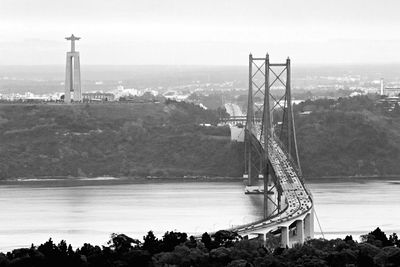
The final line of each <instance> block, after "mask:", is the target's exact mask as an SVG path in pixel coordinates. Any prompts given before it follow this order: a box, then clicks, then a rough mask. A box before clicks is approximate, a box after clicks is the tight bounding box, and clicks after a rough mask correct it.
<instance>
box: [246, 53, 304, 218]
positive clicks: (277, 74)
mask: <svg viewBox="0 0 400 267" xmlns="http://www.w3.org/2000/svg"><path fill="white" fill-rule="evenodd" d="M272 135H278V136H279V137H280V141H281V142H282V144H283V146H282V147H285V148H286V149H287V151H286V152H287V153H288V155H289V156H290V157H293V158H295V159H296V160H295V163H296V165H297V166H300V162H299V159H298V151H297V144H296V135H295V128H294V120H293V110H292V100H291V69H290V59H289V58H287V60H286V62H285V63H271V62H270V59H269V55H268V54H267V55H266V56H265V57H262V58H256V57H253V56H252V55H251V54H250V55H249V91H248V107H247V117H246V135H245V162H246V164H245V174H246V175H247V176H248V185H249V186H254V185H257V182H258V180H259V178H262V179H263V181H264V190H263V191H264V218H269V217H271V216H272V215H274V214H277V213H278V212H279V211H280V209H281V193H282V189H281V188H279V183H277V182H276V176H275V175H274V173H273V169H272V167H271V164H270V162H269V157H268V153H271V152H272V151H269V149H268V145H265V146H264V149H263V148H262V146H261V144H263V143H264V144H268V140H269V138H270V137H271V136H272ZM299 169H300V167H299Z"/></svg>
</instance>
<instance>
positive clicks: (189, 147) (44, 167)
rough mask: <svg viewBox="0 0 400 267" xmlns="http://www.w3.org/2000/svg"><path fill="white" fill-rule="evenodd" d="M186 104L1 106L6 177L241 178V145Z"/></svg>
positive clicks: (1, 170)
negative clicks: (196, 176) (208, 125)
mask: <svg viewBox="0 0 400 267" xmlns="http://www.w3.org/2000/svg"><path fill="white" fill-rule="evenodd" d="M217 119H218V117H217V112H216V111H206V110H203V109H201V108H200V107H198V106H195V105H192V104H186V103H177V102H168V103H159V104H157V103H148V104H94V105H23V104H21V105H9V104H4V105H0V151H1V153H0V178H1V179H5V178H12V177H40V176H102V175H111V176H147V175H151V176H163V177H174V176H184V175H201V176H203V175H204V176H235V175H236V174H238V173H240V175H241V172H242V171H241V169H242V163H241V162H242V161H241V157H242V156H243V152H241V150H242V148H241V147H240V146H238V145H236V144H233V143H231V142H230V138H229V128H225V127H223V128H221V127H218V128H217V127H201V126H199V124H200V123H213V124H215V123H216V122H217Z"/></svg>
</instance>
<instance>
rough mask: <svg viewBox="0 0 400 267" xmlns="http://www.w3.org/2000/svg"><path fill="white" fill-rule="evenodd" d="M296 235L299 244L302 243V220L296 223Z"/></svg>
mask: <svg viewBox="0 0 400 267" xmlns="http://www.w3.org/2000/svg"><path fill="white" fill-rule="evenodd" d="M296 235H297V238H298V241H299V243H300V244H303V243H304V222H303V220H298V221H296Z"/></svg>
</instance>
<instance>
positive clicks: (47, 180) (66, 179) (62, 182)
mask: <svg viewBox="0 0 400 267" xmlns="http://www.w3.org/2000/svg"><path fill="white" fill-rule="evenodd" d="M378 180H393V181H398V180H400V175H386V176H374V175H371V176H323V177H305V182H306V183H307V182H311V183H325V182H362V181H378ZM260 181H261V180H260ZM166 182H173V183H180V182H184V183H186V182H243V183H244V184H245V183H246V179H243V178H242V177H220V176H184V177H154V176H147V177H140V176H134V177H113V176H100V177H72V176H41V177H14V178H8V179H2V180H0V185H16V184H23V185H41V184H46V185H49V184H52V185H54V186H79V185H92V184H93V185H94V184H103V185H115V184H126V183H138V184H139V183H166Z"/></svg>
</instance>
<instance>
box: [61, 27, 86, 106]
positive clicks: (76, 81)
mask: <svg viewBox="0 0 400 267" xmlns="http://www.w3.org/2000/svg"><path fill="white" fill-rule="evenodd" d="M65 39H66V40H68V41H71V51H70V52H67V64H66V70H65V95H64V102H65V103H71V102H72V101H74V102H81V101H82V91H81V67H80V60H79V52H77V51H75V41H77V40H79V39H81V38H80V37H76V36H74V35H73V34H72V35H71V36H70V37H66V38H65Z"/></svg>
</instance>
